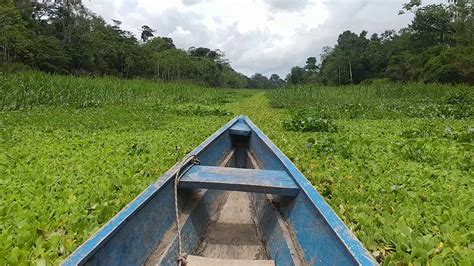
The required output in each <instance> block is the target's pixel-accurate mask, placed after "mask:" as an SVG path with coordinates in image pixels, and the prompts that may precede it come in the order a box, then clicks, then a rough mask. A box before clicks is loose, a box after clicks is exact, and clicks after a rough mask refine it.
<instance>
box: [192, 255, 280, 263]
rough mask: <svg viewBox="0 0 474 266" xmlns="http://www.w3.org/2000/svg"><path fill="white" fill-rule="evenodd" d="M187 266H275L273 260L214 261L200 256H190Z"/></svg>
mask: <svg viewBox="0 0 474 266" xmlns="http://www.w3.org/2000/svg"><path fill="white" fill-rule="evenodd" d="M186 262H187V263H186V265H187V266H221V265H226V266H240V265H246V266H275V262H274V261H273V260H228V259H214V258H206V257H200V256H192V255H189V256H188V257H187V259H186Z"/></svg>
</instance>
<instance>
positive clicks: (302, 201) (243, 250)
mask: <svg viewBox="0 0 474 266" xmlns="http://www.w3.org/2000/svg"><path fill="white" fill-rule="evenodd" d="M190 155H196V156H197V157H198V158H199V161H200V167H201V169H197V168H196V169H193V171H194V172H196V171H198V170H202V171H207V172H206V179H205V182H204V181H203V182H201V183H199V182H196V180H195V179H193V177H195V176H193V175H192V174H196V173H193V171H189V177H183V186H181V188H180V190H179V193H178V195H179V209H180V221H181V225H180V228H181V231H182V243H183V250H184V252H186V253H187V254H194V255H200V256H208V257H209V256H210V257H221V258H227V259H265V260H273V261H274V262H275V264H276V265H317V264H318V265H375V264H376V262H375V261H374V260H373V258H372V257H371V256H370V254H369V253H368V251H367V250H366V249H365V248H364V247H363V245H362V244H361V243H360V242H359V241H358V240H357V239H356V237H355V236H354V235H353V234H352V232H351V231H350V230H349V229H348V228H347V226H346V225H345V224H344V223H343V222H342V221H341V220H340V219H339V218H338V217H337V215H336V214H335V213H334V211H333V210H332V209H331V208H330V207H329V205H328V204H327V203H326V202H325V201H324V199H323V198H322V197H321V195H319V193H318V192H317V191H316V190H315V189H314V188H313V186H312V185H311V184H310V183H309V182H308V180H307V179H306V178H305V177H304V176H303V175H302V173H301V172H300V171H299V170H298V169H297V168H296V167H295V166H294V165H293V163H291V161H290V160H289V159H288V158H287V157H286V156H285V155H284V154H283V153H282V152H281V151H280V150H279V149H278V148H277V147H276V146H275V145H274V144H273V143H272V142H271V141H270V140H269V139H268V137H266V136H265V135H264V134H263V133H262V132H261V131H260V130H259V129H258V128H257V127H256V126H255V125H254V124H253V123H252V121H250V119H249V118H247V117H244V116H240V117H236V118H234V119H233V120H231V121H230V122H229V123H227V124H226V125H225V126H224V127H222V128H221V129H220V130H218V131H217V132H216V133H214V134H213V135H212V136H211V137H210V138H208V139H207V140H206V141H204V142H203V143H202V144H201V145H199V146H198V147H197V148H196V149H195V150H193V151H192V152H191V153H190ZM217 167H225V169H222V170H225V171H224V172H223V173H226V175H228V174H232V175H233V176H235V177H229V178H227V179H226V180H230V181H226V182H230V183H226V184H221V183H219V182H218V181H219V178H218V176H217V180H216V176H215V173H214V172H211V173H210V172H209V171H211V170H212V171H215V169H218V170H219V168H217ZM178 168H179V165H178V164H177V165H176V166H174V167H173V168H171V169H170V170H169V171H168V172H166V173H165V174H164V175H163V176H162V177H161V178H160V179H158V181H157V182H156V183H155V184H152V185H151V186H149V187H148V188H147V189H146V190H145V191H144V192H143V193H142V194H140V195H139V196H138V197H137V198H136V199H135V200H133V201H132V202H131V203H130V204H129V205H127V206H126V207H125V208H124V209H123V210H122V211H121V212H119V213H118V214H117V215H116V216H115V217H114V218H113V219H111V220H110V221H109V222H108V223H107V224H106V225H104V226H103V227H102V228H101V229H100V230H99V231H98V232H97V233H96V234H95V235H94V236H92V237H91V238H90V239H89V240H87V241H86V242H85V243H84V244H83V245H81V246H80V247H79V248H78V249H77V250H76V251H75V252H74V253H73V254H71V255H70V256H69V257H68V259H67V260H66V261H65V262H64V265H78V264H80V265H82V264H87V265H144V264H145V265H176V258H177V257H178V239H177V234H176V226H175V210H174V206H175V205H174V192H173V186H174V175H175V173H176V171H177V170H178ZM209 169H210V170H209ZM251 169H253V170H251ZM255 169H259V170H255ZM242 173H244V174H245V173H257V174H256V176H258V177H260V176H261V177H262V178H265V176H266V175H265V174H268V173H270V174H273V175H275V176H276V177H278V178H281V179H278V180H283V179H284V182H281V184H280V186H274V185H273V184H271V182H270V184H269V183H268V182H266V183H265V182H263V180H259V179H258V178H253V179H249V180H248V181H245V182H252V183H248V184H246V183H243V181H242V182H238V181H239V180H235V179H238V177H239V175H240V176H242ZM186 178H187V179H186ZM285 178H286V179H285ZM288 179H289V180H288ZM210 180H211V181H212V182H211V181H210ZM198 181H199V180H198ZM232 182H233V183H232ZM249 184H251V185H249ZM229 189H230V190H234V191H246V192H229V191H227V190H229ZM229 209H231V210H229ZM233 216H235V217H233ZM245 219H247V220H245Z"/></svg>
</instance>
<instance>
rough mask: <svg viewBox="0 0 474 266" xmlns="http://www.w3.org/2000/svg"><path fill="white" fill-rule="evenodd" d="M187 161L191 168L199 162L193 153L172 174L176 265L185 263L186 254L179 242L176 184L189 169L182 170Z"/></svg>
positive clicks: (179, 229) (179, 230)
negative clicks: (176, 249)
mask: <svg viewBox="0 0 474 266" xmlns="http://www.w3.org/2000/svg"><path fill="white" fill-rule="evenodd" d="M189 163H191V165H190V167H189V168H191V167H192V166H193V165H197V164H199V163H200V162H199V160H198V158H197V155H194V154H193V155H190V156H188V157H187V158H186V159H184V160H183V161H181V164H180V165H179V168H178V170H177V171H176V174H175V176H174V211H175V215H176V228H177V229H178V252H179V256H178V265H186V256H187V255H186V253H183V246H182V243H181V228H180V227H179V208H178V185H179V180H180V179H181V175H180V174H181V173H184V172H186V171H187V170H189V168H188V169H186V171H182V170H183V168H184V167H186V165H188V164H189Z"/></svg>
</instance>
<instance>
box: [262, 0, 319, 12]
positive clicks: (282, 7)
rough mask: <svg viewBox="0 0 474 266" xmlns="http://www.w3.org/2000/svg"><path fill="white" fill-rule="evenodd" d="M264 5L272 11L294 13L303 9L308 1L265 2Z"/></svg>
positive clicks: (273, 0) (284, 0) (272, 0)
mask: <svg viewBox="0 0 474 266" xmlns="http://www.w3.org/2000/svg"><path fill="white" fill-rule="evenodd" d="M265 3H266V4H267V5H269V6H270V8H271V9H272V10H274V11H287V12H295V11H301V10H303V9H305V8H306V7H307V6H308V5H309V4H310V1H309V0H265Z"/></svg>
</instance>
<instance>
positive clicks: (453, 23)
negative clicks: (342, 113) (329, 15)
mask: <svg viewBox="0 0 474 266" xmlns="http://www.w3.org/2000/svg"><path fill="white" fill-rule="evenodd" d="M473 8H474V7H473V4H472V1H470V0H457V1H448V2H447V3H446V4H431V5H426V6H422V5H421V0H411V1H410V2H408V3H407V4H404V5H403V9H402V10H400V11H399V15H404V14H406V13H413V14H414V18H413V20H412V21H411V23H410V24H409V25H408V26H407V27H406V28H403V29H401V30H399V31H398V32H396V31H394V30H387V31H385V32H383V33H382V34H380V35H379V34H376V33H374V34H372V35H371V36H370V37H368V36H367V31H362V32H361V33H359V34H356V33H354V32H351V31H344V32H343V33H342V34H340V35H339V37H338V39H337V43H336V45H335V46H333V47H324V48H323V52H322V54H321V64H316V58H315V57H310V58H308V60H307V61H306V65H305V66H304V67H299V66H295V67H293V68H292V69H291V71H290V73H289V74H288V75H287V77H286V81H287V82H288V83H290V84H308V83H309V84H310V83H320V84H331V85H345V84H359V83H361V82H371V81H373V80H377V79H389V80H392V81H401V82H410V81H422V82H440V83H467V84H474V16H473V14H474V13H473Z"/></svg>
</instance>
